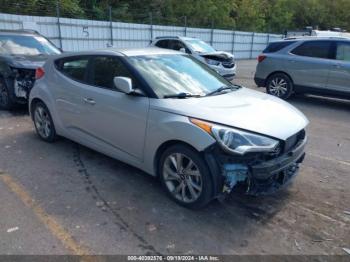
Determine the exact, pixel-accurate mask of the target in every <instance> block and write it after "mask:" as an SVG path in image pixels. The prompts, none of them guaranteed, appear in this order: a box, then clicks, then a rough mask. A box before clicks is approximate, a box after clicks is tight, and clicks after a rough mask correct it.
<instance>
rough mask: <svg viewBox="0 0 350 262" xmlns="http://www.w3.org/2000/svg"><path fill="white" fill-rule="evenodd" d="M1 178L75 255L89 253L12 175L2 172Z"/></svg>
mask: <svg viewBox="0 0 350 262" xmlns="http://www.w3.org/2000/svg"><path fill="white" fill-rule="evenodd" d="M0 179H1V180H2V181H3V182H4V183H5V185H6V186H7V187H8V188H9V189H10V190H11V191H12V192H13V193H15V194H16V195H17V197H18V198H19V199H20V200H21V201H22V202H23V203H24V204H25V205H26V206H27V207H29V208H30V209H32V210H33V212H34V213H35V215H36V216H37V217H38V218H39V220H40V221H41V222H42V223H44V224H45V226H46V227H47V228H48V229H49V230H50V231H51V233H52V234H53V235H54V236H55V237H56V238H57V239H59V240H60V241H61V242H62V244H63V246H64V247H65V248H67V249H68V250H70V251H71V252H72V254H74V255H88V254H89V251H88V250H87V249H86V248H85V247H83V246H81V245H79V244H78V243H77V242H76V241H75V240H74V239H73V238H72V236H71V235H70V234H69V233H68V232H67V231H66V230H65V229H64V227H63V226H62V225H60V223H59V222H57V221H56V219H55V218H54V217H52V216H50V215H49V214H47V213H46V212H45V210H44V209H43V208H42V207H40V205H39V204H38V203H36V201H35V200H34V199H33V198H32V197H31V196H30V194H29V193H28V192H27V191H26V190H25V188H24V187H23V186H22V185H20V184H19V183H17V182H16V181H15V180H14V179H13V178H12V177H11V176H9V175H7V174H1V173H0Z"/></svg>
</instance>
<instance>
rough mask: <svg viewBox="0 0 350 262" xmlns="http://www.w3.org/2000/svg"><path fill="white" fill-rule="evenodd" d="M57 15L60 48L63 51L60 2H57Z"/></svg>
mask: <svg viewBox="0 0 350 262" xmlns="http://www.w3.org/2000/svg"><path fill="white" fill-rule="evenodd" d="M56 15H57V27H58V41H59V43H60V48H61V49H62V50H63V46H62V33H61V23H60V1H59V0H57V1H56Z"/></svg>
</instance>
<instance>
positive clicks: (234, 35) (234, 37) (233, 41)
mask: <svg viewBox="0 0 350 262" xmlns="http://www.w3.org/2000/svg"><path fill="white" fill-rule="evenodd" d="M235 42H236V31H233V30H232V54H233V52H234V51H235Z"/></svg>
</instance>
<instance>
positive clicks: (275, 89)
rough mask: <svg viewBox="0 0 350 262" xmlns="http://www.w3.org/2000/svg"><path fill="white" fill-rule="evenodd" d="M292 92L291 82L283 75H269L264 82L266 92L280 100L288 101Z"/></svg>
mask: <svg viewBox="0 0 350 262" xmlns="http://www.w3.org/2000/svg"><path fill="white" fill-rule="evenodd" d="M293 91H294V85H293V81H292V80H291V79H290V77H289V76H287V75H286V74H283V73H276V74H273V75H271V76H270V77H269V78H268V79H267V81H266V92H267V93H268V94H270V95H273V96H277V97H278V98H281V99H288V98H289V97H290V96H291V95H292V94H293Z"/></svg>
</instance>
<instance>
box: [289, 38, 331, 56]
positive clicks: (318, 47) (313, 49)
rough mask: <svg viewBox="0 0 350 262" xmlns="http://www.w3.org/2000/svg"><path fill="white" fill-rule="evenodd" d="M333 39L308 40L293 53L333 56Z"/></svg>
mask: <svg viewBox="0 0 350 262" xmlns="http://www.w3.org/2000/svg"><path fill="white" fill-rule="evenodd" d="M331 46H332V42H331V41H308V42H305V43H303V44H301V45H300V46H298V47H296V48H295V49H294V50H293V51H292V52H291V53H292V54H295V55H299V56H308V57H316V58H331Z"/></svg>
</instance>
